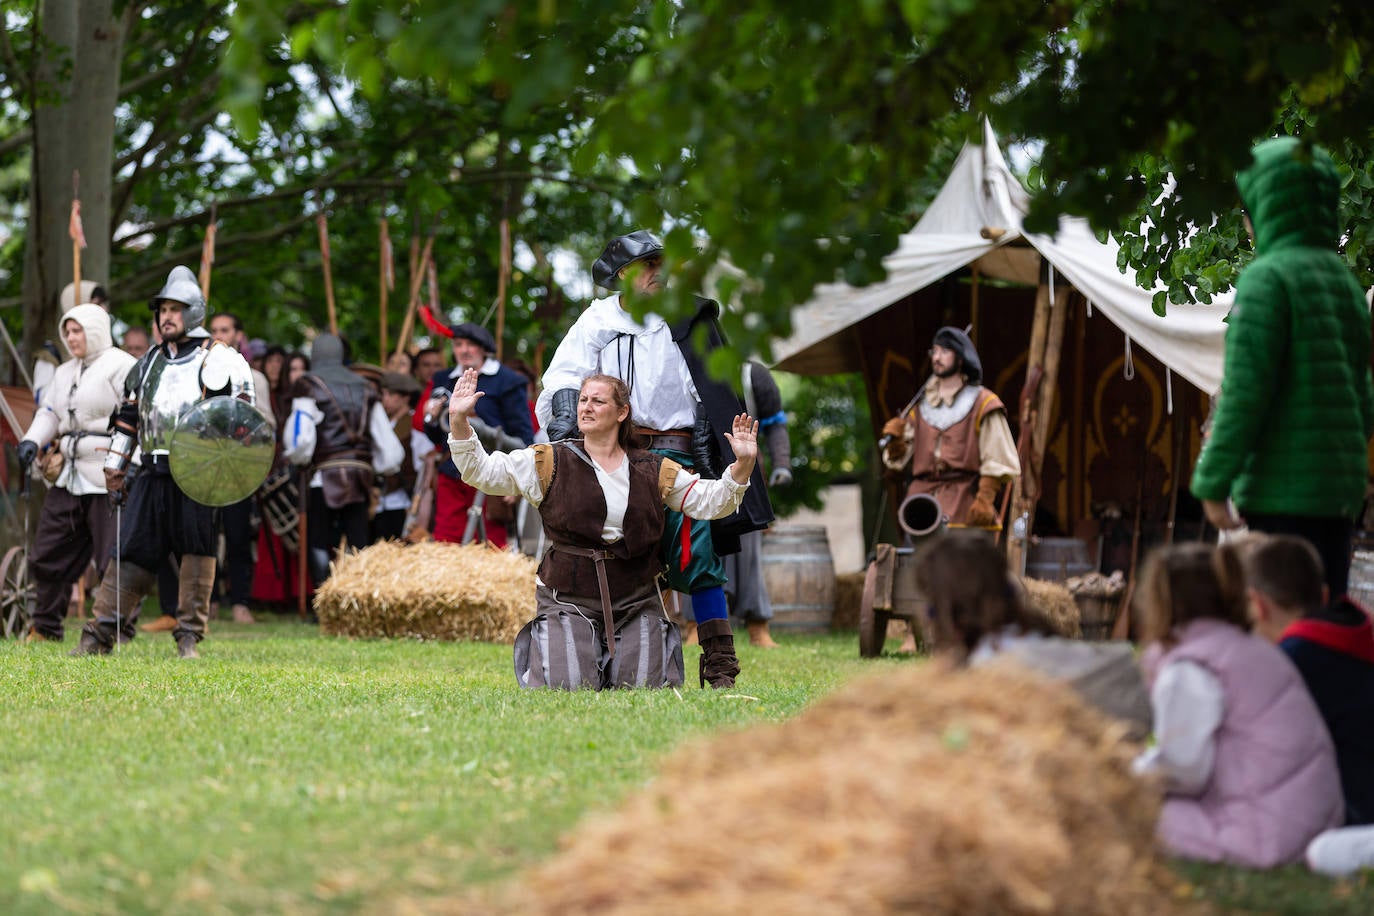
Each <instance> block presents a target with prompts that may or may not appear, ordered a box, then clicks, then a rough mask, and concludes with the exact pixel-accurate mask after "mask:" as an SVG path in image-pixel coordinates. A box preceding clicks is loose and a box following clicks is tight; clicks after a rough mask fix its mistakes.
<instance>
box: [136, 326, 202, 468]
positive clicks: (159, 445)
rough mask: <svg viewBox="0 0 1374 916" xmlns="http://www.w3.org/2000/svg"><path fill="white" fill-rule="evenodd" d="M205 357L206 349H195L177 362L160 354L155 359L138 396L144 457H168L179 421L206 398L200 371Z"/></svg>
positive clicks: (139, 435)
mask: <svg viewBox="0 0 1374 916" xmlns="http://www.w3.org/2000/svg"><path fill="white" fill-rule="evenodd" d="M205 354H206V350H205V348H204V347H196V348H195V349H194V350H192V351H191V352H190V353H187V354H185V355H183V356H178V357H177V358H176V359H174V360H169V359H167V358H166V357H165V356H164V355H163V354H161V353H159V354H158V355H157V356H155V357H154V358H153V364H152V365H151V366H149V367H148V374H147V375H146V376H144V378H143V387H142V390H141V391H140V392H139V395H138V444H139V447H140V448H142V449H143V454H145V455H165V454H167V446H168V444H169V443H170V442H171V439H172V430H174V429H175V428H176V423H177V419H178V418H179V417H180V416H181V415H182V414H183V413H185V412H186V410H187V409H188V408H189V407H191V406H193V405H195V404H198V403H199V402H200V401H201V400H202V399H203V398H204V393H203V392H202V391H201V385H200V368H201V365H202V364H203V363H204V362H205Z"/></svg>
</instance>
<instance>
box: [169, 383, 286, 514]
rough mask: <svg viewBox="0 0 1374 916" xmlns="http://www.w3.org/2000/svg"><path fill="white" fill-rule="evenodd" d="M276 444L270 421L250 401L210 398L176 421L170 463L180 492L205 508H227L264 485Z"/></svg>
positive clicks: (170, 446)
mask: <svg viewBox="0 0 1374 916" xmlns="http://www.w3.org/2000/svg"><path fill="white" fill-rule="evenodd" d="M275 441H276V430H275V428H274V427H273V426H272V422H271V421H270V420H268V419H267V418H266V417H265V416H263V415H262V414H261V413H259V412H258V410H257V408H256V407H254V406H253V405H251V404H249V403H248V402H247V401H241V400H239V399H238V398H232V397H228V396H220V397H213V398H207V399H206V400H204V401H201V402H200V403H199V404H196V405H194V406H193V407H191V408H190V409H188V410H187V411H186V412H185V413H183V414H182V415H181V416H180V417H179V418H178V419H177V424H176V429H174V430H173V431H172V437H171V441H170V442H169V444H168V447H167V461H168V464H170V465H171V469H172V479H173V480H175V481H176V483H177V486H178V487H180V488H181V492H183V493H185V494H186V495H187V496H189V497H190V498H191V499H193V500H195V501H196V502H198V503H200V504H201V505H204V506H228V505H232V504H234V503H236V502H239V501H241V500H244V499H247V498H248V497H249V496H252V495H253V494H254V493H255V492H257V489H258V487H260V486H262V482H263V481H264V480H266V479H267V473H268V472H269V471H271V470H272V460H273V457H274V453H275V450H276V446H275Z"/></svg>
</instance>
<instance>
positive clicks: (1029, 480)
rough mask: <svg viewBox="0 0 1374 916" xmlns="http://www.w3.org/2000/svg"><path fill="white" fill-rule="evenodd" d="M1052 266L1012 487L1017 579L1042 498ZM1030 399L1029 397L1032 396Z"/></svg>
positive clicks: (1011, 543)
mask: <svg viewBox="0 0 1374 916" xmlns="http://www.w3.org/2000/svg"><path fill="white" fill-rule="evenodd" d="M1048 268H1049V265H1048V262H1047V261H1046V260H1045V259H1044V258H1043V257H1042V258H1041V259H1040V284H1039V286H1037V287H1036V290H1035V316H1034V318H1033V319H1032V321H1031V337H1030V346H1029V347H1028V348H1027V350H1026V385H1025V388H1024V389H1023V391H1022V396H1021V405H1020V415H1019V417H1018V425H1019V427H1020V428H1019V431H1018V434H1017V452H1018V453H1019V454H1020V457H1021V476H1019V477H1017V478H1016V480H1015V481H1014V482H1013V484H1012V492H1011V499H1012V503H1011V526H1012V529H1013V531H1014V530H1015V528H1016V525H1017V524H1018V520H1020V524H1022V526H1023V528H1024V529H1025V530H1024V532H1023V536H1022V537H1019V538H1018V537H1016V536H1015V535H1014V534H1012V535H1010V536H1008V538H1007V566H1008V567H1009V568H1010V569H1011V571H1012V572H1014V573H1016V574H1017V575H1022V574H1023V573H1024V572H1025V570H1026V554H1027V552H1028V549H1029V547H1030V532H1031V524H1032V523H1033V522H1034V520H1035V519H1034V516H1033V514H1032V513H1033V510H1034V508H1035V500H1036V499H1037V498H1038V497H1039V495H1040V465H1039V453H1038V452H1037V451H1036V449H1035V438H1034V430H1035V426H1036V413H1037V410H1038V404H1039V398H1038V397H1036V396H1035V392H1034V391H1033V390H1030V389H1032V388H1033V386H1036V385H1037V384H1043V383H1044V379H1043V376H1042V373H1043V372H1044V365H1045V339H1046V338H1047V337H1048V336H1049V327H1050V286H1049V272H1048ZM1028 395H1029V396H1028Z"/></svg>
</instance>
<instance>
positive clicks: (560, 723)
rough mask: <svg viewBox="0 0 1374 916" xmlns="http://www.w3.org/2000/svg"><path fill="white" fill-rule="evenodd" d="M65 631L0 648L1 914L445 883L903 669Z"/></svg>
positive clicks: (1282, 887)
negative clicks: (567, 677) (700, 676)
mask: <svg viewBox="0 0 1374 916" xmlns="http://www.w3.org/2000/svg"><path fill="white" fill-rule="evenodd" d="M269 616H270V615H269ZM74 644H75V634H74V633H69V635H68V638H67V642H66V644H65V645H38V646H34V647H24V646H21V645H18V644H16V643H12V642H7V643H4V644H3V645H0V688H2V689H3V697H4V702H3V706H2V707H0V723H3V725H2V726H0V734H3V736H4V737H3V739H0V741H2V743H0V762H2V763H3V770H0V772H3V774H4V776H3V778H2V779H0V786H2V788H0V836H2V837H3V843H2V845H0V849H3V855H0V913H9V914H21V913H52V912H79V913H116V912H118V913H142V912H187V913H204V912H234V913H247V912H290V913H333V912H355V911H364V910H366V911H385V910H386V909H387V902H388V901H390V900H394V899H396V898H400V897H405V898H407V899H410V900H423V899H424V898H427V897H438V896H445V895H448V894H451V893H455V892H459V891H460V890H461V889H462V888H463V887H465V886H469V885H472V884H475V883H481V882H490V881H493V880H499V879H501V878H503V877H505V876H508V875H510V874H512V872H514V870H516V869H517V868H519V867H520V866H522V865H525V864H528V863H530V862H533V861H536V860H538V859H540V858H542V857H544V856H547V855H549V854H550V853H551V852H552V851H553V850H554V849H555V847H556V842H557V838H558V836H559V835H560V834H561V833H563V832H564V831H566V830H568V829H570V828H571V827H572V826H573V825H574V824H575V823H576V822H577V820H578V818H580V817H581V816H582V815H584V814H586V813H588V812H590V811H596V810H604V809H606V808H608V807H610V806H611V805H613V804H614V803H615V802H616V801H617V800H619V799H620V798H622V797H623V796H624V795H625V794H626V793H627V792H629V791H631V790H632V789H634V788H635V787H636V786H639V785H642V784H643V783H644V782H645V781H647V780H648V779H649V778H650V776H651V775H652V774H653V772H654V767H655V761H656V760H657V758H659V757H660V756H661V755H663V754H666V753H670V752H671V751H672V749H673V747H674V746H675V745H677V744H678V743H679V742H681V741H682V740H684V739H685V738H688V737H690V736H692V735H695V734H701V733H704V732H712V731H717V730H720V729H729V728H741V727H744V726H748V725H751V724H754V723H759V722H775V721H779V720H782V719H785V718H788V717H790V716H793V715H795V714H796V713H797V712H799V711H800V710H801V709H802V708H804V707H805V706H806V705H808V704H809V703H811V702H813V701H814V700H816V699H817V698H819V697H820V696H822V695H823V694H825V693H827V692H829V691H831V690H833V689H834V688H835V687H837V686H838V685H840V684H842V683H843V682H845V681H846V680H848V679H850V678H852V677H854V676H856V675H858V674H861V673H864V672H869V671H874V670H880V669H882V668H885V667H887V668H890V667H893V666H897V665H906V664H913V662H912V661H911V660H909V659H899V658H883V659H879V660H875V661H869V662H864V661H861V660H860V659H859V658H858V650H857V637H855V636H853V635H849V636H831V637H792V638H788V639H787V644H786V646H785V648H783V649H780V650H777V651H773V652H763V651H760V650H753V649H751V648H749V647H747V646H744V647H741V650H740V655H741V658H742V662H743V665H744V669H745V675H744V677H742V678H741V680H740V683H739V685H738V687H737V689H735V690H732V691H724V692H715V691H703V690H699V689H696V687H695V681H693V682H692V685H691V686H689V687H688V688H687V689H684V690H682V691H681V692H675V691H642V692H613V693H603V694H593V693H578V694H568V693H562V692H553V691H534V692H526V691H521V690H519V689H518V688H517V687H516V686H515V679H514V676H513V673H512V671H511V660H510V649H509V648H508V647H507V646H496V645H486V644H435V643H419V642H349V641H343V640H337V639H329V638H322V637H320V636H319V635H318V633H317V631H316V629H315V628H314V627H307V626H304V625H301V624H297V623H294V622H272V623H267V624H261V625H258V626H255V627H237V626H235V625H233V624H230V623H226V622H219V621H216V622H215V624H214V626H213V628H212V635H211V637H210V639H208V640H207V641H206V642H205V643H203V644H202V646H201V648H202V653H203V657H202V658H201V659H200V660H199V661H196V662H181V661H179V660H178V659H176V658H175V648H174V645H173V643H172V640H171V638H170V637H169V636H167V635H165V634H163V635H160V636H156V637H147V636H142V637H140V638H139V639H138V640H136V641H135V642H134V643H133V644H132V645H130V646H128V647H126V648H125V649H123V650H122V651H121V654H120V655H118V656H117V657H106V658H80V659H73V658H68V657H67V654H66V652H67V650H68V649H70V648H71V647H72V646H73V645H74ZM893 646H894V647H895V643H894V644H893ZM687 654H688V658H687V661H688V670H689V671H690V672H695V668H696V656H697V650H696V649H689V650H688V653H687ZM720 766H721V767H722V768H725V767H729V766H730V761H729V760H722V761H721V762H720ZM1090 863H1091V855H1090V853H1087V852H1085V865H1090ZM684 864H685V865H687V864H689V863H684ZM1184 873H1185V875H1186V877H1187V878H1188V880H1189V881H1190V882H1191V883H1192V884H1193V885H1194V887H1195V888H1196V889H1197V894H1198V895H1199V896H1201V897H1204V898H1206V899H1211V900H1215V901H1218V902H1221V903H1223V904H1225V905H1228V906H1232V907H1235V908H1237V909H1241V910H1247V911H1271V912H1311V913H1317V912H1348V913H1370V912H1374V889H1370V888H1368V887H1366V885H1365V884H1364V883H1363V882H1353V883H1351V882H1347V883H1340V884H1336V883H1332V882H1329V881H1326V880H1322V879H1317V878H1315V877H1313V876H1310V875H1307V874H1306V873H1304V872H1302V871H1300V870H1297V869H1289V870H1286V871H1282V872H1277V873H1271V874H1262V875H1260V874H1249V873H1244V872H1239V871H1236V870H1233V869H1196V868H1194V869H1187V870H1185V872H1184Z"/></svg>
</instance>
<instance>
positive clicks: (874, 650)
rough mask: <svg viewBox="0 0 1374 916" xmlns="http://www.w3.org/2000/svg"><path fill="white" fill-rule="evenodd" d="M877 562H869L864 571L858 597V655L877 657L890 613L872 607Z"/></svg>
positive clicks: (881, 648) (885, 633) (876, 578)
mask: <svg viewBox="0 0 1374 916" xmlns="http://www.w3.org/2000/svg"><path fill="white" fill-rule="evenodd" d="M877 581H878V564H877V563H876V562H875V563H869V564H868V570H867V571H866V572H865V573H864V590H863V596H862V597H861V598H860V599H859V657H860V658H877V657H878V656H879V655H882V654H883V643H884V642H886V641H887V622H888V620H890V619H891V617H892V615H891V614H890V613H888V612H887V611H881V610H877V609H875V608H874V607H873V600H874V596H875V594H876V592H877Z"/></svg>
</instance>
